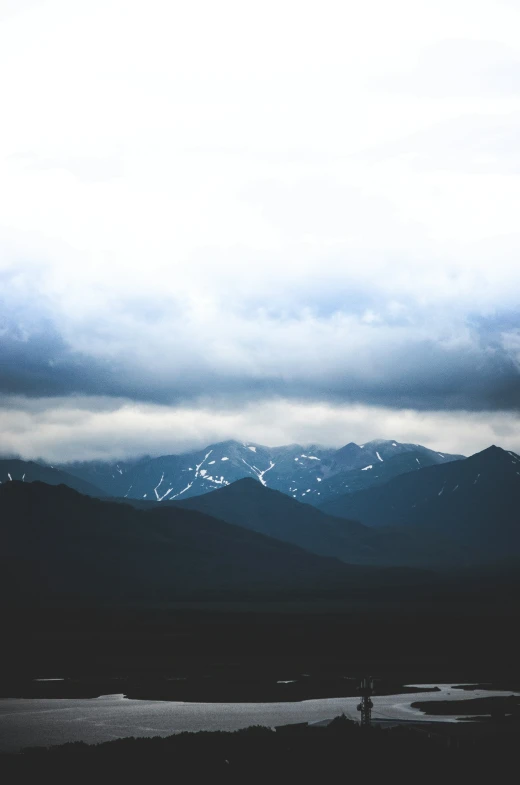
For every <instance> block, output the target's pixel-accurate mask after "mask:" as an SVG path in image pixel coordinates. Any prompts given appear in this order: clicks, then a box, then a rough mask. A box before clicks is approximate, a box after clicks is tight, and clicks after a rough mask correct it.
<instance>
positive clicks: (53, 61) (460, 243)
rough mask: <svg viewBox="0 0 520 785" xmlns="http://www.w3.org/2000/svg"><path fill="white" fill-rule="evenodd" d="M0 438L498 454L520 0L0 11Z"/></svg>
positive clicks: (511, 294)
mask: <svg viewBox="0 0 520 785" xmlns="http://www.w3.org/2000/svg"><path fill="white" fill-rule="evenodd" d="M0 73H1V74H2V78H1V80H0V106H1V108H2V121H1V123H0V452H2V453H4V454H6V453H17V454H20V455H21V456H23V457H26V458H36V457H42V458H46V459H49V460H54V461H59V460H68V459H72V458H74V457H78V458H97V457H129V456H132V455H140V454H143V453H151V454H162V453H166V452H176V451H180V450H186V449H190V448H191V447H198V446H202V445H204V444H206V443H209V442H211V441H215V440H216V439H225V438H239V439H244V440H245V439H247V440H254V441H257V442H260V443H265V444H273V445H274V444H283V443H288V442H294V441H299V442H304V443H305V442H319V443H322V444H325V445H338V446H340V445H341V444H344V443H346V442H348V441H350V440H354V441H358V442H364V441H367V440H369V439H371V438H375V437H387V438H394V439H399V440H401V441H412V442H417V443H422V444H426V445H428V446H432V447H434V448H437V449H442V450H446V451H448V450H450V451H453V452H462V453H465V454H469V453H471V452H475V451H476V450H478V449H482V448H483V447H486V446H487V445H489V444H491V443H496V444H500V445H502V446H504V447H507V448H508V449H514V450H516V451H519V452H520V418H519V416H518V411H519V408H520V223H519V214H520V211H519V208H520V0H518V2H517V0H509V2H506V1H505V0H503V1H500V0H449V1H448V0H436V2H431V0H394V1H393V2H391V3H390V2H388V0H364V2H359V0H356V1H355V2H354V1H352V2H351V1H350V0H338V2H333V1H332V0H320V1H319V2H318V1H317V0H312V1H311V2H305V0H294V2H293V0H272V1H271V0H262V2H256V1H252V0H250V1H249V2H247V1H244V0H237V1H236V2H235V1H234V0H218V2H216V1H215V0H205V1H203V0H190V2H180V1H179V2H174V1H173V2H172V0H146V2H145V1H144V0H74V2H71V1H70V0H0Z"/></svg>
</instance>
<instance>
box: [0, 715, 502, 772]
mask: <svg viewBox="0 0 520 785" xmlns="http://www.w3.org/2000/svg"><path fill="white" fill-rule="evenodd" d="M517 746H518V726H516V727H515V728H513V727H511V728H509V729H507V728H506V729H498V728H493V727H489V726H488V727H485V728H484V727H482V726H472V727H471V733H468V730H467V725H464V726H455V727H454V726H447V725H444V724H441V725H437V726H434V725H428V726H427V727H422V728H421V729H418V728H409V727H407V728H404V727H396V728H392V729H386V730H381V729H379V728H371V729H365V728H360V727H359V726H358V725H357V724H356V723H353V722H350V721H348V720H346V719H345V718H344V717H339V718H337V719H336V720H334V721H333V722H332V723H331V724H330V725H329V726H328V727H309V726H305V725H298V726H287V727H285V728H279V729H277V730H273V729H268V728H262V727H253V728H248V729H246V730H243V731H237V732H234V733H225V732H211V733H209V732H201V733H181V734H178V735H175V736H170V737H167V738H163V739H161V738H157V737H156V738H151V739H134V738H129V739H122V740H118V741H114V742H108V743H105V744H100V745H96V746H89V745H86V744H83V743H76V744H66V745H63V746H61V747H51V748H49V749H44V748H35V749H32V750H25V751H23V752H22V753H21V754H18V755H4V756H0V777H2V779H3V781H4V782H6V783H7V782H9V783H12V782H52V783H61V782H74V783H87V782H89V783H90V782H96V783H105V782H106V783H109V782H110V783H111V782H123V783H129V782H131V783H134V782H142V783H162V782H174V783H183V784H184V783H220V782H224V783H240V784H241V785H242V784H243V783H273V784H274V783H284V785H285V783H302V782H304V783H307V782H309V783H311V782H312V783H325V782H342V781H344V782H354V781H355V780H356V779H358V778H361V780H362V781H363V782H368V783H372V782H387V781H397V782H414V783H425V782H426V783H430V782H432V783H433V782H443V783H451V782H453V783H462V782H465V783H468V782H480V781H487V782H504V781H506V779H507V778H508V776H510V774H511V772H513V771H514V770H515V767H516V764H517Z"/></svg>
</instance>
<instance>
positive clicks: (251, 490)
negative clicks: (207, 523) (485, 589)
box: [163, 479, 462, 566]
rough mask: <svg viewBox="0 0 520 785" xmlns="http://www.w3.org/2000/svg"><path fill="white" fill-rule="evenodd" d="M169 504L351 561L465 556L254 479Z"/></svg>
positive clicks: (416, 561) (419, 561)
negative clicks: (348, 517) (334, 511)
mask: <svg viewBox="0 0 520 785" xmlns="http://www.w3.org/2000/svg"><path fill="white" fill-rule="evenodd" d="M163 504H164V502H163ZM170 504H171V505H175V506H176V507H180V508H182V509H190V510H198V511H199V512H203V513H206V514H208V515H211V516H212V517H214V518H219V519H221V520H223V521H226V522H227V523H233V524H236V525H238V526H244V527H245V528H247V529H250V530H252V531H256V532H261V533H262V534H267V535H268V536H270V537H276V538H277V539H280V540H283V541H284V542H292V543H294V544H296V545H299V546H300V547H302V548H305V549H306V550H309V551H312V552H313V553H317V554H320V555H322V556H335V557H336V558H338V559H341V560H342V561H344V562H346V563H347V564H372V565H416V566H417V565H429V564H439V563H442V564H446V563H447V562H448V563H453V562H454V561H455V560H456V558H458V562H459V563H460V561H462V556H461V554H460V549H459V548H457V547H451V545H448V544H446V543H445V542H444V539H443V538H442V537H439V538H438V540H436V541H435V542H431V543H428V547H427V548H425V547H424V546H423V543H418V542H417V541H416V538H415V537H414V536H413V535H411V534H409V533H406V532H389V531H375V530H374V529H373V528H371V527H369V526H364V525H363V524H361V523H359V522H358V521H353V520H342V519H341V518H335V517H332V516H330V515H325V514H324V513H323V512H321V510H318V509H316V508H315V507H311V505H309V504H303V503H302V502H299V501H296V500H295V499H291V498H290V497H289V496H286V495H285V494H283V493H280V492H279V491H274V490H272V489H270V488H266V487H264V486H263V485H261V484H260V483H259V482H257V481H255V480H252V479H243V480H238V481H237V482H234V483H233V484H232V485H229V486H227V487H225V488H221V489H219V490H217V491H212V492H211V493H206V494H204V495H203V496H196V497H193V498H191V499H185V500H184V501H182V502H181V501H179V502H169V503H168V506H170Z"/></svg>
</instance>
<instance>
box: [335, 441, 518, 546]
mask: <svg viewBox="0 0 520 785" xmlns="http://www.w3.org/2000/svg"><path fill="white" fill-rule="evenodd" d="M322 510H323V511H324V512H327V513H328V514H330V515H338V516H344V517H345V518H355V519H357V520H360V521H362V522H363V523H365V524H367V525H369V526H374V527H393V526H399V527H401V529H402V530H408V531H410V532H413V533H414V536H415V537H416V538H418V539H420V537H421V536H422V535H423V534H424V536H426V537H428V538H431V537H432V535H433V534H434V535H435V536H444V537H448V538H449V539H451V540H452V541H453V542H454V543H456V544H457V545H459V546H465V547H467V548H468V551H470V550H472V551H473V552H474V556H473V560H476V559H478V560H480V561H493V560H501V559H509V560H518V559H519V558H520V525H519V524H520V457H519V456H518V455H516V454H515V453H512V452H507V451H506V450H502V449H500V448H499V447H495V446H493V447H489V448H488V449H487V450H483V451H482V452H480V453H477V454H476V455H472V456H471V457H470V458H466V459H465V460H462V461H453V462H451V463H445V464H442V465H438V466H430V467H428V468H424V469H421V470H420V471H416V472H413V473H409V474H403V475H401V476H399V477H396V478H394V479H393V480H390V481H389V482H387V483H385V484H384V485H380V486H376V487H372V488H371V489H370V490H364V491H359V492H357V493H352V494H346V495H344V496H342V497H340V498H338V499H335V500H334V501H332V502H329V503H327V504H325V505H324V506H323V508H322ZM387 530H389V529H387ZM477 554H478V556H477Z"/></svg>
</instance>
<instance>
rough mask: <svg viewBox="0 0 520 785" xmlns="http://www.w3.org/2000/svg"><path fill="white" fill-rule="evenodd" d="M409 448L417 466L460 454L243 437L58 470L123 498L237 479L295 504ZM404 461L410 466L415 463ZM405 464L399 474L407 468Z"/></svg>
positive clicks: (180, 493)
mask: <svg viewBox="0 0 520 785" xmlns="http://www.w3.org/2000/svg"><path fill="white" fill-rule="evenodd" d="M412 452H413V453H414V456H415V460H418V461H419V462H420V461H422V460H424V462H425V465H431V463H443V462H447V461H450V460H454V459H456V458H459V457H461V456H452V455H447V454H444V453H435V452H434V451H432V450H428V449H427V448H426V447H421V446H419V445H415V444H414V445H411V444H400V443H398V442H395V441H382V440H377V441H373V442H369V443H367V444H364V445H357V444H354V443H350V444H348V445H346V446H345V447H342V448H341V449H340V450H335V449H327V448H323V447H319V446H317V445H307V446H302V445H299V444H292V445H287V446H283V447H265V446H263V445H260V444H254V443H250V442H238V441H226V442H220V443H218V444H213V445H209V446H208V447H205V448H204V449H201V450H197V451H194V452H190V453H186V454H184V455H165V456H161V457H158V458H146V459H141V460H140V461H139V462H134V463H131V462H126V463H125V462H117V463H103V462H99V461H97V462H90V463H71V464H66V465H65V466H63V467H61V468H63V469H65V470H66V471H67V472H69V473H70V474H73V475H75V476H76V477H79V478H81V479H83V480H87V481H88V482H90V483H93V484H95V485H97V486H98V487H100V488H101V489H102V490H103V491H105V492H106V493H108V494H110V495H112V496H117V497H125V498H129V499H144V500H149V501H154V502H161V501H165V500H167V501H173V500H175V499H183V498H189V497H191V496H199V495H200V494H203V493H208V492H209V491H213V490H215V489H217V488H222V487H224V486H226V485H229V484H231V483H233V482H235V481H236V480H240V479H242V478H244V477H252V478H254V479H256V480H258V481H259V482H260V483H262V485H264V486H266V487H269V488H272V489H274V490H278V491H281V492H282V493H285V494H287V495H290V496H292V497H293V498H295V499H298V500H299V501H304V502H309V503H311V504H315V505H318V504H320V503H321V502H322V501H324V500H326V499H330V498H333V497H334V496H335V495H339V494H343V493H345V491H346V490H347V491H348V484H349V480H348V476H349V473H350V472H352V471H354V472H357V473H358V474H359V473H360V472H361V478H362V480H361V482H360V480H359V479H358V480H357V481H355V482H354V487H353V489H354V490H358V489H359V488H361V487H363V488H365V487H369V486H370V485H371V484H374V483H377V482H379V481H380V475H381V474H382V473H383V472H382V468H381V469H380V468H379V467H383V464H384V463H385V461H387V462H388V463H390V462H391V459H393V458H394V459H395V457H396V456H399V455H405V454H409V453H410V454H411V453H412ZM415 460H413V461H412V463H413V466H412V467H411V468H413V467H414V466H415V465H417V464H416V462H415ZM409 464H410V461H408V462H406V461H405V462H404V464H403V468H402V471H403V472H404V471H410V470H411V468H410V465H409ZM399 471H401V469H399V466H398V465H397V464H394V470H393V471H390V472H388V471H387V474H388V476H389V477H393V476H395V475H396V474H397V473H399Z"/></svg>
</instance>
